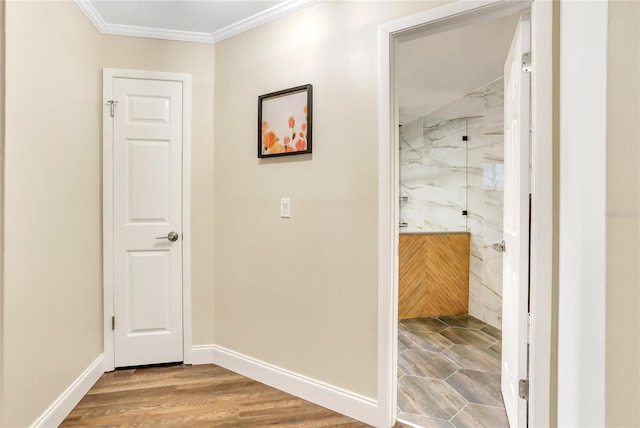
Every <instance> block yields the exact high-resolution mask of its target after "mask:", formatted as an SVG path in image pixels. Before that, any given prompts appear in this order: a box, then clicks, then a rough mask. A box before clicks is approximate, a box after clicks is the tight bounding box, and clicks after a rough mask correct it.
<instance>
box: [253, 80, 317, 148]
mask: <svg viewBox="0 0 640 428" xmlns="http://www.w3.org/2000/svg"><path fill="white" fill-rule="evenodd" d="M311 91H312V86H311V85H304V86H299V87H296V88H291V89H287V90H284V91H279V92H273V93H270V94H266V95H261V96H260V97H258V124H259V131H258V133H259V134H258V157H260V158H264V157H270V156H284V155H293V154H302V153H311V100H312V93H311Z"/></svg>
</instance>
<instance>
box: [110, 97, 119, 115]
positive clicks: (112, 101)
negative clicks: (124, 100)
mask: <svg viewBox="0 0 640 428" xmlns="http://www.w3.org/2000/svg"><path fill="white" fill-rule="evenodd" d="M107 104H109V108H110V109H111V117H113V115H114V114H115V110H116V105H117V104H118V102H117V101H116V100H109V101H107Z"/></svg>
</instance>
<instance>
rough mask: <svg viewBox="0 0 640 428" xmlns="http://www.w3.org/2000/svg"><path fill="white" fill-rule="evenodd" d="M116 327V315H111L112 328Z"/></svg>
mask: <svg viewBox="0 0 640 428" xmlns="http://www.w3.org/2000/svg"><path fill="white" fill-rule="evenodd" d="M115 329H116V317H115V315H114V316H112V317H111V330H115Z"/></svg>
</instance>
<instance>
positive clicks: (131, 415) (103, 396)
mask: <svg viewBox="0 0 640 428" xmlns="http://www.w3.org/2000/svg"><path fill="white" fill-rule="evenodd" d="M158 425H164V426H189V427H197V426H202V427H205V426H206V427H251V428H253V427H296V428H303V427H304V428H306V427H309V428H312V427H342V428H347V427H349V428H360V427H368V425H366V424H363V423H361V422H358V421H355V420H353V419H351V418H348V417H346V416H343V415H340V414H338V413H335V412H332V411H331V410H328V409H325V408H323V407H320V406H317V405H315V404H312V403H309V402H308V401H305V400H302V399H300V398H297V397H294V396H292V395H290V394H287V393H284V392H282V391H279V390H277V389H274V388H271V387H269V386H266V385H264V384H261V383H259V382H256V381H254V380H251V379H248V378H246V377H244V376H241V375H239V374H237V373H234V372H232V371H229V370H226V369H223V368H222V367H219V366H216V365H198V366H184V365H176V366H164V367H149V368H139V369H128V370H116V371H114V372H111V373H105V374H104V375H103V376H102V377H101V378H100V380H99V381H98V382H97V383H96V384H95V385H94V386H93V388H91V390H90V391H89V392H88V393H87V395H86V396H85V397H84V398H83V399H82V400H81V401H80V403H78V405H77V406H76V407H75V408H74V409H73V410H72V411H71V413H70V414H69V416H67V418H66V419H65V420H64V422H63V423H62V424H61V426H62V427H78V426H101V427H115V426H118V427H125V426H158ZM401 427H402V428H406V426H405V425H402V424H397V425H396V427H395V428H401Z"/></svg>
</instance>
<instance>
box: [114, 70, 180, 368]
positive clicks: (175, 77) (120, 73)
mask: <svg viewBox="0 0 640 428" xmlns="http://www.w3.org/2000/svg"><path fill="white" fill-rule="evenodd" d="M115 77H122V78H130V79H153V80H171V81H177V82H182V91H183V92H182V107H183V109H182V117H183V122H182V125H183V126H182V232H183V240H182V317H183V322H182V329H183V362H184V363H185V364H191V361H192V356H191V351H192V346H191V342H192V313H191V75H190V74H186V73H167V72H156V71H140V70H121V69H111V68H105V69H104V70H103V72H102V96H103V110H102V123H103V127H102V139H103V140H102V147H103V149H102V162H103V169H102V189H103V190H102V192H103V197H102V206H103V208H102V210H103V214H102V215H103V224H102V228H103V248H104V254H103V277H104V287H103V301H104V309H103V323H104V371H111V370H113V369H114V368H115V362H114V334H113V330H111V317H112V316H113V313H114V307H113V305H114V302H113V291H114V287H113V266H114V257H113V127H112V126H106V124H108V123H110V122H111V115H110V111H109V108H107V104H106V101H107V100H109V99H112V97H113V86H112V85H110V84H109V82H112V81H113V79H114V78H115Z"/></svg>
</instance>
